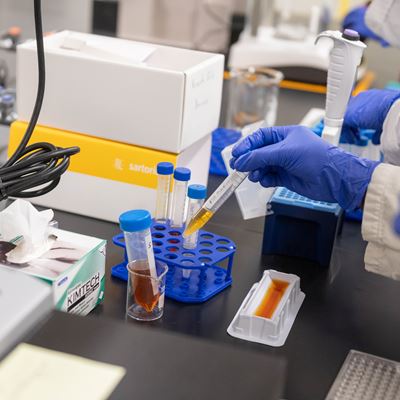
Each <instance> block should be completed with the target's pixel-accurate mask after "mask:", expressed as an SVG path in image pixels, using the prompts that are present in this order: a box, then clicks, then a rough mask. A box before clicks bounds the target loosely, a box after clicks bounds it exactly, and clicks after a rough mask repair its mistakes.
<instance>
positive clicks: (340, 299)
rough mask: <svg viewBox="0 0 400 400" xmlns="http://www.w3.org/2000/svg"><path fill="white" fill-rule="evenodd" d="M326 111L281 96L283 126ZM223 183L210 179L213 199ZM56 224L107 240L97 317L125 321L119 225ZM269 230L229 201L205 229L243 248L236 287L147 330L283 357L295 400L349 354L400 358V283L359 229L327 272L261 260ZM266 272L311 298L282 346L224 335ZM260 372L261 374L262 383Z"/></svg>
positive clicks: (314, 389)
mask: <svg viewBox="0 0 400 400" xmlns="http://www.w3.org/2000/svg"><path fill="white" fill-rule="evenodd" d="M323 106H324V96H321V95H317V94H310V93H302V92H293V91H281V94H280V107H279V114H278V124H294V123H296V122H298V121H300V120H301V118H302V117H303V116H304V114H305V113H306V112H307V110H308V109H309V108H311V107H323ZM221 180H222V179H221V178H219V177H210V181H209V192H210V193H211V192H212V191H213V190H214V189H215V188H216V187H217V185H218V184H219V183H220V182H221ZM78 195H79V194H78ZM99 201H101V199H99ZM104 207H107V204H104ZM56 219H57V220H58V221H59V224H60V228H62V229H67V230H71V231H74V232H79V233H82V234H87V235H91V236H97V237H100V238H104V239H107V241H108V247H107V265H106V275H107V280H106V292H105V293H106V294H105V301H104V304H103V305H101V306H100V307H98V309H96V310H95V311H94V312H92V314H91V315H92V316H95V317H98V318H100V317H102V316H107V317H109V318H112V319H116V320H121V321H124V320H125V296H126V284H125V283H124V282H122V281H120V280H118V279H114V278H112V277H111V276H110V270H111V267H112V266H113V265H115V264H118V263H119V262H121V259H122V250H121V249H120V248H117V247H115V246H114V245H113V244H112V241H111V239H112V237H113V236H114V235H115V234H117V233H119V229H118V226H117V225H116V224H112V223H108V222H104V221H99V220H94V219H90V218H86V217H82V216H79V215H72V214H68V213H65V212H61V211H56ZM263 227H264V219H262V218H259V219H255V220H249V221H244V220H243V219H242V218H241V214H240V210H239V207H238V205H237V202H236V199H235V197H234V196H233V197H232V198H230V199H229V200H228V201H227V202H226V204H225V205H224V206H223V207H222V208H221V209H220V210H219V212H218V213H217V214H216V215H215V216H214V218H213V219H212V220H211V221H210V223H209V224H208V226H207V230H209V231H211V232H214V233H216V234H219V235H222V236H227V237H229V238H230V239H232V240H233V241H234V242H235V243H236V245H237V253H236V255H235V260H234V265H233V284H232V286H231V287H230V288H228V289H226V290H224V291H223V292H222V293H220V294H218V295H217V296H216V297H214V298H212V299H211V300H209V301H207V302H206V303H203V304H198V305H187V304H182V303H178V302H175V301H172V300H168V299H167V301H166V305H165V315H164V317H163V318H162V319H161V320H159V321H156V322H154V323H149V324H147V325H148V326H150V327H151V328H154V330H156V331H157V332H158V331H159V332H160V333H161V331H172V332H179V333H183V334H187V335H191V336H194V337H201V338H204V339H206V340H207V341H210V342H213V343H228V344H233V345H234V346H236V347H237V348H240V349H250V350H252V351H255V352H258V353H259V354H265V355H279V356H282V357H283V358H284V359H286V361H287V365H288V368H287V377H286V389H285V393H284V398H285V399H289V400H303V399H304V400H306V399H307V400H309V399H322V398H324V397H325V396H326V394H327V393H328V391H329V388H330V386H331V384H332V382H333V380H334V379H335V377H336V375H337V373H338V371H339V369H340V367H341V365H342V363H343V361H344V359H345V357H346V355H347V353H348V352H349V350H350V349H356V350H360V351H365V352H368V353H372V354H375V355H378V356H381V357H386V358H389V359H393V360H400V341H399V332H400V313H399V306H398V304H399V300H400V282H396V281H392V280H389V279H387V278H384V277H381V276H378V275H374V274H372V273H369V272H366V271H365V269H364V263H363V257H364V250H365V246H366V244H365V242H363V240H362V238H361V226H360V224H359V223H355V222H345V224H344V227H343V232H342V234H341V235H340V236H339V237H338V238H337V241H336V244H335V248H334V252H333V257H332V263H331V267H330V268H329V269H324V268H321V267H318V266H316V265H314V264H311V263H309V262H306V261H304V260H300V259H296V258H292V257H280V256H268V257H267V256H262V255H261V243H262V232H263ZM268 268H273V269H277V270H279V271H283V272H290V273H294V274H296V275H298V276H299V277H300V278H301V289H302V291H303V292H304V293H305V294H306V298H305V301H304V303H303V305H302V307H301V309H300V312H299V314H298V316H297V319H296V321H295V323H294V326H293V328H292V330H291V332H290V334H289V337H288V339H287V341H286V344H285V345H284V346H283V347H281V348H272V347H268V346H264V345H260V344H255V343H250V342H246V341H241V340H238V339H234V338H232V337H230V336H229V335H228V334H227V333H226V329H227V327H228V325H229V324H230V322H231V320H232V318H233V317H234V315H235V313H236V311H237V310H238V308H239V306H240V304H241V302H242V301H243V299H244V297H245V296H246V294H247V293H248V291H249V289H250V288H251V286H252V285H253V284H254V283H255V282H257V281H259V279H260V277H261V275H262V273H263V270H264V269H268ZM127 324H129V325H130V324H135V322H130V321H128V322H127ZM160 340H162V335H161V334H160ZM262 374H263V372H262V371H260V379H263V378H262Z"/></svg>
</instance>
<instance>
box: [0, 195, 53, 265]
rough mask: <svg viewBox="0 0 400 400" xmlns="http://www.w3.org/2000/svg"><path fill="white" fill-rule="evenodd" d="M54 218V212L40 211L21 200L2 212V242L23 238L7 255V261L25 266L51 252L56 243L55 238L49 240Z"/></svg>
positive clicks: (0, 222) (0, 230) (0, 228)
mask: <svg viewBox="0 0 400 400" xmlns="http://www.w3.org/2000/svg"><path fill="white" fill-rule="evenodd" d="M53 217H54V212H53V210H44V211H38V210H36V208H35V207H34V206H33V205H32V204H31V203H30V202H29V201H26V200H21V199H18V200H15V201H14V202H13V203H12V204H11V205H9V206H8V207H7V208H6V209H5V210H3V211H1V212H0V236H1V240H4V241H11V240H13V239H15V238H16V237H18V236H20V235H22V236H23V238H22V240H20V241H19V242H18V245H17V246H16V247H15V248H14V249H13V250H11V251H10V252H8V253H7V261H8V262H11V263H14V264H25V263H28V262H30V261H32V260H33V259H35V258H38V257H40V256H41V255H43V254H44V253H46V252H47V251H49V250H50V248H51V246H52V244H53V243H54V237H51V238H49V222H50V221H51V220H52V219H53Z"/></svg>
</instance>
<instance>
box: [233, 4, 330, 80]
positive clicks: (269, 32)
mask: <svg viewBox="0 0 400 400" xmlns="http://www.w3.org/2000/svg"><path fill="white" fill-rule="evenodd" d="M304 3H305V4H303V10H302V12H301V13H300V12H299V10H298V9H297V10H296V6H295V2H294V1H290V0H285V1H279V2H278V1H275V0H267V1H261V0H251V1H248V3H247V14H246V16H247V21H246V27H245V30H244V31H243V32H242V34H241V36H240V39H239V41H238V42H237V43H236V44H234V45H233V46H232V48H231V51H230V57H229V65H230V66H231V67H236V68H246V67H248V66H250V65H260V66H266V67H272V68H277V69H279V70H280V71H282V72H283V74H284V75H285V77H286V79H289V80H295V81H304V82H310V83H325V82H326V71H327V69H328V64H329V50H330V49H329V47H318V48H317V49H316V48H315V46H314V41H315V38H316V35H317V34H318V33H319V32H321V31H323V30H326V29H327V28H328V25H329V23H330V22H331V14H332V11H333V9H332V8H333V7H332V6H331V5H330V4H329V2H327V1H320V0H315V1H307V2H304ZM304 9H307V10H308V12H307V13H306V14H304Z"/></svg>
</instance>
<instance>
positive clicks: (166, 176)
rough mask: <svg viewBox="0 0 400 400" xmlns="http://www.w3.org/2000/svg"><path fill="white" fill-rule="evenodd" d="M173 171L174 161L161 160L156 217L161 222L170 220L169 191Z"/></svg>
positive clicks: (158, 173)
mask: <svg viewBox="0 0 400 400" xmlns="http://www.w3.org/2000/svg"><path fill="white" fill-rule="evenodd" d="M173 172H174V165H173V164H172V163H170V162H160V163H158V164H157V198H156V212H155V215H154V218H155V220H156V221H157V222H158V223H161V224H166V223H167V222H168V206H169V192H170V185H171V175H172V174H173Z"/></svg>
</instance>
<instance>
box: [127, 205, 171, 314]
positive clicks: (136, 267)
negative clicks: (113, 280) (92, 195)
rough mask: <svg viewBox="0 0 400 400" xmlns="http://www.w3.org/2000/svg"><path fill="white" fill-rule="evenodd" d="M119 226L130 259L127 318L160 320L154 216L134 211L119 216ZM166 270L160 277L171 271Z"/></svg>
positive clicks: (158, 275)
mask: <svg viewBox="0 0 400 400" xmlns="http://www.w3.org/2000/svg"><path fill="white" fill-rule="evenodd" d="M119 223H120V227H121V229H122V231H123V232H124V238H125V246H126V252H127V256H128V265H127V270H128V276H129V278H128V288H127V307H126V308H127V310H126V311H127V315H128V316H130V317H132V318H134V319H137V320H153V319H157V318H159V317H160V316H161V315H162V309H163V298H162V297H161V296H162V295H163V294H162V293H161V291H160V282H161V281H160V274H157V267H156V261H155V257H154V251H153V242H152V237H151V231H150V227H151V223H152V220H151V215H150V213H149V212H148V211H147V210H131V211H127V212H124V213H123V214H121V215H120V217H119ZM163 268H164V271H163V272H161V277H165V273H166V271H167V270H168V268H167V267H166V266H165V267H163ZM160 302H161V303H160Z"/></svg>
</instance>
